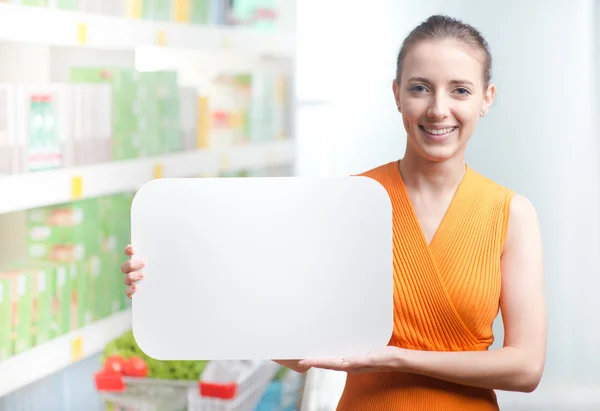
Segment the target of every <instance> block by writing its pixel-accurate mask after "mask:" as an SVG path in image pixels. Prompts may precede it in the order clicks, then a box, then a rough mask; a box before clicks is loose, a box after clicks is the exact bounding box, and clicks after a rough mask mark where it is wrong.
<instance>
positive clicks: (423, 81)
mask: <svg viewBox="0 0 600 411" xmlns="http://www.w3.org/2000/svg"><path fill="white" fill-rule="evenodd" d="M413 81H416V82H421V83H430V81H429V80H427V79H426V78H424V77H411V78H409V79H408V82H409V83H410V82H413ZM450 84H469V85H471V86H472V85H474V84H473V82H472V81H469V80H451V81H450Z"/></svg>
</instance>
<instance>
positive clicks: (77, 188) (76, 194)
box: [71, 176, 83, 200]
mask: <svg viewBox="0 0 600 411" xmlns="http://www.w3.org/2000/svg"><path fill="white" fill-rule="evenodd" d="M82 196H83V179H82V178H81V177H80V176H76V177H73V179H72V180H71V198H72V199H73V200H76V199H78V198H81V197H82Z"/></svg>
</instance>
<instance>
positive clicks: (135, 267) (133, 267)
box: [121, 260, 145, 274]
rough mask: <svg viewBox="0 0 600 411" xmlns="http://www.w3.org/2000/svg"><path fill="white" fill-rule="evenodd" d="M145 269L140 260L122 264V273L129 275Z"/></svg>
mask: <svg viewBox="0 0 600 411" xmlns="http://www.w3.org/2000/svg"><path fill="white" fill-rule="evenodd" d="M144 267H145V264H144V262H143V261H140V260H127V261H125V262H124V263H123V264H121V272H122V273H123V274H129V273H131V272H132V271H139V270H141V269H142V268H144Z"/></svg>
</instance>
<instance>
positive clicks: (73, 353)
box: [0, 0, 296, 409]
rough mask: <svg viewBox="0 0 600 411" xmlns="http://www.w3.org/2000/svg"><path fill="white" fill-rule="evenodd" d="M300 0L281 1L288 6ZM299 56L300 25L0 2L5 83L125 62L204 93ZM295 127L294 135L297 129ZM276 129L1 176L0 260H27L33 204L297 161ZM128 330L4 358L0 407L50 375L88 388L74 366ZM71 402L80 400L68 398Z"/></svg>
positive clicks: (69, 337)
mask: <svg viewBox="0 0 600 411" xmlns="http://www.w3.org/2000/svg"><path fill="white" fill-rule="evenodd" d="M294 1H295V0H285V1H282V2H280V4H285V5H286V6H285V7H290V6H288V5H289V4H293V3H294ZM291 7H292V8H294V6H291ZM287 20H288V21H292V20H293V19H290V18H289V17H288V18H287ZM295 53H296V47H295V35H294V30H293V28H289V27H288V28H286V27H276V28H274V29H254V28H247V27H233V26H214V25H205V26H202V25H197V24H185V23H176V22H158V21H149V20H145V19H140V18H129V17H115V16H108V15H101V14H92V13H87V12H79V11H66V10H57V9H53V8H47V7H34V6H23V5H17V4H8V3H5V2H2V1H1V0H0V57H1V58H2V59H3V60H4V61H10V63H11V64H7V65H0V83H2V82H7V83H11V82H14V83H20V84H38V85H39V84H46V83H68V82H69V81H70V77H69V73H70V69H71V67H82V66H92V67H119V68H125V69H130V70H133V69H134V70H137V71H157V70H166V71H174V72H177V73H178V78H179V83H180V84H179V86H180V87H185V88H188V89H189V88H196V89H197V90H198V92H199V93H202V92H204V91H205V86H206V85H207V83H208V82H207V76H213V75H215V73H217V74H218V73H219V72H221V70H224V71H225V72H234V73H236V72H245V71H247V72H253V71H254V70H258V71H260V70H263V69H266V70H267V71H268V72H269V73H271V72H273V71H276V72H278V73H282V72H285V73H290V71H293V61H294V59H295ZM292 76H293V75H292V74H290V77H292ZM288 101H289V102H292V101H293V98H288ZM290 121H292V123H293V120H292V119H290ZM289 133H290V134H293V132H292V131H291V130H290V132H289ZM280 134H284V135H285V134H286V133H285V132H283V131H281V132H279V134H278V138H276V139H272V140H268V141H264V142H260V143H259V142H247V143H243V144H237V145H234V146H229V147H226V148H216V147H219V146H218V144H216V145H215V146H214V147H209V148H206V149H195V150H191V151H180V152H171V153H169V154H163V155H157V156H152V157H139V158H134V159H130V160H122V161H111V162H103V163H97V164H91V165H86V166H78V167H66V168H60V169H55V170H49V171H39V172H28V173H27V172H26V173H23V174H13V175H8V176H2V177H0V192H2V193H3V200H2V201H0V224H1V228H2V231H3V232H4V236H0V245H2V250H3V255H2V256H0V257H3V259H2V258H0V260H3V261H6V260H7V259H9V260H10V259H13V258H15V259H16V258H17V257H18V258H26V256H25V249H26V244H27V240H26V233H25V231H26V228H25V227H26V214H27V213H25V211H26V210H29V209H34V208H38V207H45V206H51V205H56V204H64V203H69V202H72V201H76V200H81V199H85V198H97V197H104V196H111V195H113V194H118V193H123V192H129V193H131V192H134V191H136V190H137V189H139V188H140V187H141V186H142V185H143V184H144V183H146V182H148V181H150V180H152V179H155V178H172V177H213V176H219V175H221V174H222V173H237V172H242V171H251V170H262V169H271V170H277V169H279V168H280V167H292V166H293V163H294V159H295V155H296V152H295V142H294V136H293V135H289V136H287V137H286V138H279V137H280ZM267 138H268V137H267ZM188 148H189V147H188ZM9 233H10V235H9ZM13 233H16V235H14V236H13ZM118 274H119V273H115V275H118ZM123 292H124V289H123ZM129 329H131V311H130V310H128V311H125V312H122V313H119V314H115V315H112V316H111V317H108V318H105V319H103V320H101V321H97V322H94V323H92V324H91V325H89V326H85V327H83V328H81V329H77V330H74V331H72V332H70V333H68V334H65V335H63V336H60V337H58V338H56V339H53V340H51V341H49V342H47V343H44V344H42V345H39V346H36V347H34V348H32V349H30V350H28V351H26V352H24V353H22V354H18V355H16V356H13V357H9V358H8V359H6V360H4V361H0V408H2V407H3V404H10V403H12V402H11V401H12V400H11V398H12V399H14V398H17V400H18V399H19V398H24V397H23V396H37V392H38V391H36V390H41V388H39V386H40V385H42V384H43V385H45V384H47V383H46V381H55V380H57V381H59V382H52V384H56V385H54V386H55V387H56V386H63V384H64V381H60V380H59V377H58V375H59V374H63V375H64V374H65V373H70V372H73V373H78V374H77V377H73V380H72V381H71V380H69V382H68V385H69V386H70V387H69V388H70V389H73V390H78V389H80V388H81V389H83V390H85V389H87V388H89V387H87V386H88V385H89V384H90V382H91V378H92V376H91V375H88V374H87V373H85V372H82V371H73V370H77V369H78V366H73V365H74V364H75V363H79V362H80V361H81V360H85V359H87V358H90V359H92V358H93V357H94V356H95V355H97V354H98V353H100V352H101V351H102V350H103V349H104V347H105V345H106V344H107V343H108V342H110V341H112V340H113V339H114V338H117V337H118V336H120V335H121V334H122V333H124V332H126V331H128V330H129ZM83 363H85V361H83ZM34 365H35V367H34ZM48 384H51V383H48ZM79 384H85V387H84V386H80V385H79ZM86 387H87V388H86ZM59 391H60V390H59ZM25 393H26V394H25ZM56 395H57V396H59V397H61V398H63V399H62V400H60V401H67V400H66V396H64V394H61V393H60V392H59V393H57V394H56ZM82 395H83V394H82ZM85 395H88V396H90V395H92V394H85ZM65 404H66V403H65ZM68 406H69V407H72V408H71V409H75V408H77V409H78V407H80V406H81V407H83V405H81V404H79V405H77V404H71V403H69V404H68ZM73 407H75V408H73Z"/></svg>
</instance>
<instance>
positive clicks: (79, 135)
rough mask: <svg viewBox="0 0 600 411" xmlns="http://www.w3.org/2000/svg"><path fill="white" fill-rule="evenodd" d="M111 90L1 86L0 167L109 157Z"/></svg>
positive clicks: (24, 168) (21, 168)
mask: <svg viewBox="0 0 600 411" xmlns="http://www.w3.org/2000/svg"><path fill="white" fill-rule="evenodd" d="M109 97H110V89H109V88H108V87H107V86H102V85H71V84H58V83H56V84H54V83H53V84H48V85H44V86H35V85H19V84H2V85H0V160H1V162H0V172H2V173H4V174H17V173H27V172H35V171H44V170H50V169H56V168H60V167H71V166H77V165H83V164H92V163H99V162H104V161H107V160H109V159H110V158H111V154H112V153H111V145H112V141H111V130H110V128H109V127H107V125H109V124H110V121H111V116H112V110H111V102H110V100H109Z"/></svg>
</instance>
